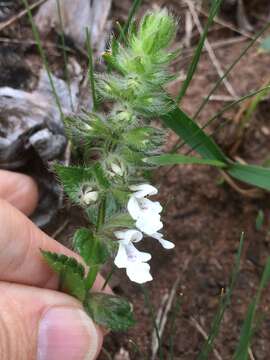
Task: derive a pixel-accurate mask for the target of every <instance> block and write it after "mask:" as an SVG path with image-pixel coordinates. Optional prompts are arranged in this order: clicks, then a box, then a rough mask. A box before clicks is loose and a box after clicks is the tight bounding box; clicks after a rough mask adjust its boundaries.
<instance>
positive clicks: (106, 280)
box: [101, 265, 116, 291]
mask: <svg viewBox="0 0 270 360" xmlns="http://www.w3.org/2000/svg"><path fill="white" fill-rule="evenodd" d="M115 270H116V267H115V266H114V265H112V268H111V271H110V272H109V274H108V275H107V277H106V279H105V281H104V283H103V285H102V288H101V291H103V290H104V289H105V287H106V286H107V285H108V282H109V281H110V280H111V277H112V276H113V274H114V272H115Z"/></svg>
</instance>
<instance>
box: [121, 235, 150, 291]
mask: <svg viewBox="0 0 270 360" xmlns="http://www.w3.org/2000/svg"><path fill="white" fill-rule="evenodd" d="M114 234H115V236H116V237H117V238H118V239H119V241H118V244H119V248H118V252H117V255H116V258H115V260H114V263H115V265H116V266H117V267H118V268H125V269H126V272H127V276H128V277H129V278H130V280H131V281H134V282H136V283H139V284H143V283H145V282H147V281H151V280H153V278H152V276H151V274H150V266H149V264H147V263H146V262H147V261H149V260H150V259H151V255H150V254H148V253H145V252H141V251H139V250H138V249H136V247H135V246H134V245H133V243H134V242H139V241H141V240H142V238H143V235H142V233H141V232H140V231H138V230H124V231H116V232H115V233H114Z"/></svg>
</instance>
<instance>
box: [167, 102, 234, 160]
mask: <svg viewBox="0 0 270 360" xmlns="http://www.w3.org/2000/svg"><path fill="white" fill-rule="evenodd" d="M161 119H162V120H163V122H164V123H165V125H166V126H168V127H169V128H170V129H172V130H173V131H174V132H175V133H176V134H177V135H179V136H180V137H181V138H182V139H183V140H184V141H185V142H186V143H187V144H188V145H189V146H190V147H191V148H193V147H196V151H197V152H198V153H199V154H200V155H201V156H202V157H203V158H206V159H210V160H218V161H221V162H224V163H227V162H228V159H227V158H226V156H225V155H224V154H223V152H222V150H221V149H220V148H219V146H218V145H217V144H216V143H215V142H214V140H213V139H211V137H210V136H208V135H207V134H206V133H204V131H203V130H202V129H200V127H199V126H198V125H197V124H196V123H195V122H194V121H193V120H192V119H191V118H190V117H189V116H188V115H187V114H186V113H184V112H183V111H182V110H180V109H179V108H178V107H175V108H174V110H172V111H171V112H169V113H167V114H166V115H162V116H161Z"/></svg>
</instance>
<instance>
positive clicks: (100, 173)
mask: <svg viewBox="0 0 270 360" xmlns="http://www.w3.org/2000/svg"><path fill="white" fill-rule="evenodd" d="M93 174H94V176H95V178H96V181H97V182H98V184H99V186H100V187H101V188H103V189H108V188H109V187H110V182H109V180H108V179H107V177H106V175H105V173H104V170H103V169H102V167H101V165H100V164H98V163H96V164H95V165H94V166H93Z"/></svg>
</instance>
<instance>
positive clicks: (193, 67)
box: [175, 0, 222, 103]
mask: <svg viewBox="0 0 270 360" xmlns="http://www.w3.org/2000/svg"><path fill="white" fill-rule="evenodd" d="M221 2H222V0H215V1H213V4H212V6H211V9H210V13H209V16H208V19H207V23H206V26H205V28H204V31H203V34H202V36H201V37H200V41H199V43H198V46H197V47H196V49H195V53H194V56H193V59H192V61H191V63H190V66H189V68H188V72H187V76H186V79H185V81H184V83H183V85H182V87H181V89H180V91H179V94H178V95H177V97H176V100H175V101H176V102H177V103H179V102H180V101H181V100H182V98H183V97H184V96H185V94H186V91H187V89H188V87H189V84H190V82H191V80H192V78H193V75H194V73H195V71H196V69H197V65H198V63H199V60H200V57H201V54H202V50H203V46H204V42H205V39H206V36H207V34H208V31H209V28H210V27H211V25H212V24H213V20H214V18H215V16H216V14H217V12H218V10H219V7H220V4H221Z"/></svg>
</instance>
